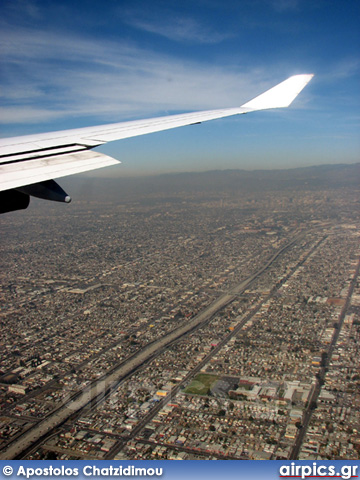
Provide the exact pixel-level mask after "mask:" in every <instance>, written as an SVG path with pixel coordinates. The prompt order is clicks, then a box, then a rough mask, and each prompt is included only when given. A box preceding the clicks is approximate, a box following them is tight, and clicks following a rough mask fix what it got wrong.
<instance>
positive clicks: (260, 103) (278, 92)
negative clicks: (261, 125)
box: [242, 73, 314, 110]
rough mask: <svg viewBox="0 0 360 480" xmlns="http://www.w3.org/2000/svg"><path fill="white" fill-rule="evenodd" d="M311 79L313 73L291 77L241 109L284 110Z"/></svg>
mask: <svg viewBox="0 0 360 480" xmlns="http://www.w3.org/2000/svg"><path fill="white" fill-rule="evenodd" d="M313 77H314V73H302V74H299V75H293V76H292V77H289V78H287V79H286V80H284V81H283V82H281V83H279V84H278V85H275V87H272V88H270V90H267V91H266V92H264V93H262V94H261V95H259V96H257V97H255V98H253V99H252V100H250V102H247V103H245V105H242V107H244V108H249V109H251V110H267V109H269V108H286V107H288V106H289V105H290V104H291V103H292V102H293V101H294V100H295V98H296V97H297V96H298V95H299V93H300V92H301V91H302V90H303V89H304V88H305V87H306V85H307V84H308V83H309V82H310V80H311V79H312V78H313Z"/></svg>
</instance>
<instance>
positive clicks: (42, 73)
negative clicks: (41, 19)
mask: <svg viewBox="0 0 360 480" xmlns="http://www.w3.org/2000/svg"><path fill="white" fill-rule="evenodd" d="M1 37H2V43H3V52H2V59H3V72H2V79H1V84H2V93H1V101H2V105H3V107H2V115H1V119H2V120H1V121H2V122H3V123H31V122H37V123H38V122H42V121H44V122H45V121H48V120H49V119H64V118H67V117H71V116H72V117H74V116H77V117H82V116H83V117H85V116H87V117H96V118H100V119H102V120H106V121H116V120H121V119H123V118H134V117H138V116H139V115H140V116H144V115H150V114H155V113H162V112H166V111H168V110H171V111H178V110H181V111H184V110H193V109H194V110H195V109H206V108H215V107H223V106H237V105H240V104H241V102H243V101H245V100H248V99H250V98H251V97H252V96H253V95H256V94H258V93H259V92H260V91H261V90H262V89H265V88H267V87H269V86H271V83H272V81H273V79H274V80H275V81H277V80H281V79H282V78H280V79H279V77H278V76H277V74H276V73H275V72H274V71H273V72H269V71H267V76H265V75H264V71H262V70H261V69H260V70H259V69H248V70H246V69H244V67H242V71H241V73H240V71H239V70H238V69H237V68H235V67H219V66H218V67H214V66H213V65H212V64H198V63H196V62H192V61H190V60H184V59H181V58H177V57H173V56H169V55H164V54H161V53H156V52H153V51H149V50H146V49H144V48H139V47H137V46H135V45H131V44H128V43H126V42H120V41H119V42H114V41H113V42H111V41H96V40H94V39H90V38H86V37H84V36H76V35H73V36H65V35H62V34H57V33H54V32H49V31H45V30H43V31H39V30H37V31H35V30H31V29H17V30H14V29H6V28H2V30H1Z"/></svg>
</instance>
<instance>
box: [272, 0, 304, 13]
mask: <svg viewBox="0 0 360 480" xmlns="http://www.w3.org/2000/svg"><path fill="white" fill-rule="evenodd" d="M269 3H270V5H271V6H272V7H273V8H274V9H275V10H276V11H277V12H280V13H281V12H286V11H289V10H296V9H297V8H298V7H299V5H300V3H301V0H269Z"/></svg>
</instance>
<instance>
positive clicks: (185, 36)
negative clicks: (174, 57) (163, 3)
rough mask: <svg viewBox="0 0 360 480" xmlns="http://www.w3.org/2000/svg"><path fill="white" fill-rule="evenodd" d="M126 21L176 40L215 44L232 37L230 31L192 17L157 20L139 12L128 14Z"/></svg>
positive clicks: (135, 26) (133, 25) (136, 26)
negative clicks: (202, 23) (207, 26)
mask: <svg viewBox="0 0 360 480" xmlns="http://www.w3.org/2000/svg"><path fill="white" fill-rule="evenodd" d="M125 22H126V23H127V24H128V25H130V26H132V27H134V28H138V29H140V30H144V31H146V32H149V33H153V34H156V35H160V36H162V37H165V38H167V39H168V40H172V41H175V42H185V43H200V44H215V43H220V42H222V41H223V40H225V39H227V38H230V37H231V36H232V35H231V34H228V33H219V32H216V31H213V30H211V29H210V28H206V27H205V26H203V25H201V24H200V23H199V22H197V21H196V20H195V19H193V18H190V17H175V18H174V17H172V16H169V17H167V18H162V19H161V21H156V20H154V19H150V18H144V17H143V18H141V16H139V14H136V15H135V14H130V15H129V14H128V15H127V16H125Z"/></svg>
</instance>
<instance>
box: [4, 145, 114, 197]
mask: <svg viewBox="0 0 360 480" xmlns="http://www.w3.org/2000/svg"><path fill="white" fill-rule="evenodd" d="M118 163H121V162H119V160H115V158H112V157H109V156H108V155H104V154H103V153H99V152H94V151H92V150H86V151H84V152H77V153H72V154H67V155H59V156H53V157H51V158H47V159H34V160H27V161H26V162H15V163H7V164H2V165H0V179H1V180H0V191H3V190H10V189H12V188H19V187H22V186H24V185H32V184H34V183H39V182H44V181H45V180H52V179H53V178H60V177H65V176H67V175H73V174H75V173H82V172H87V171H89V170H95V169H97V168H103V167H108V166H110V165H116V164H118Z"/></svg>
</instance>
